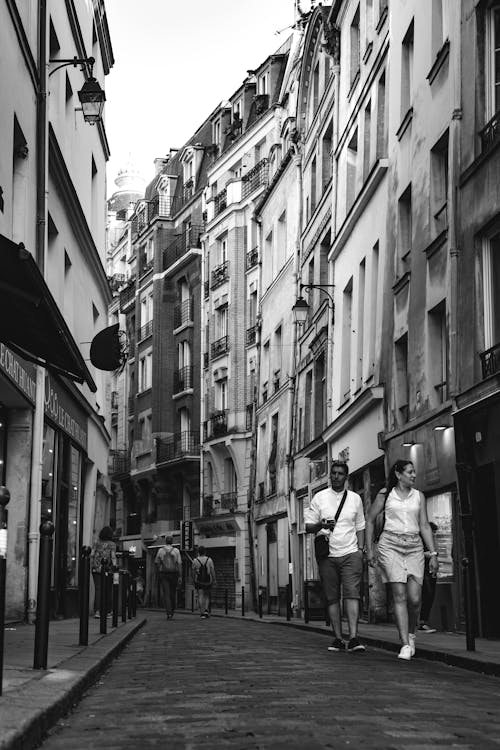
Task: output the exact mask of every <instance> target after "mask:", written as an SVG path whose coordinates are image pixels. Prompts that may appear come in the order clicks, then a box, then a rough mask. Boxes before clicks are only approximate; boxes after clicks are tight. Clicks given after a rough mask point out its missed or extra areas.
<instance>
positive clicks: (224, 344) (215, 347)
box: [210, 336, 229, 359]
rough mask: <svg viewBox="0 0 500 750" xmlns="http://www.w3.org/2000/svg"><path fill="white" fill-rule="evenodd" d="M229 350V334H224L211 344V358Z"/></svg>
mask: <svg viewBox="0 0 500 750" xmlns="http://www.w3.org/2000/svg"><path fill="white" fill-rule="evenodd" d="M228 351H229V336H222V338H220V339H217V341H214V342H213V343H212V344H210V359H215V358H216V357H220V356H221V355H222V354H226V352H228Z"/></svg>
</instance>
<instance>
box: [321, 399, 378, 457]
mask: <svg viewBox="0 0 500 750" xmlns="http://www.w3.org/2000/svg"><path fill="white" fill-rule="evenodd" d="M383 398H384V387H383V386H382V385H376V386H372V387H371V388H365V390H364V391H362V392H361V393H360V394H359V396H358V397H357V398H356V399H355V400H354V401H353V402H352V403H350V404H349V406H347V407H346V408H345V409H344V410H343V411H342V414H340V415H339V416H338V417H337V419H336V420H335V421H334V422H332V423H331V424H330V425H329V426H328V427H327V428H326V430H325V431H324V432H323V440H324V442H325V443H326V442H328V441H332V440H335V439H336V438H338V437H340V436H341V435H343V434H344V432H346V431H347V430H348V429H349V428H350V427H352V426H353V424H355V423H356V422H357V421H358V420H359V418H360V417H361V416H363V414H365V413H366V412H367V411H368V410H369V409H371V408H372V407H373V406H376V405H377V404H379V403H380V402H381V401H382V399H383Z"/></svg>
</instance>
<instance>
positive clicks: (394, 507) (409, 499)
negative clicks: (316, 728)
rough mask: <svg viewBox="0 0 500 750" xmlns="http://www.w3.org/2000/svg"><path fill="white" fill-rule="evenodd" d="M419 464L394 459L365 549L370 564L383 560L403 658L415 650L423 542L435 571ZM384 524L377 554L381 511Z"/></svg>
mask: <svg viewBox="0 0 500 750" xmlns="http://www.w3.org/2000/svg"><path fill="white" fill-rule="evenodd" d="M415 479H416V473H415V467H414V466H413V463H412V462H411V461H404V460H402V461H396V463H395V464H394V466H393V467H392V468H391V470H390V472H389V479H388V481H387V487H386V488H385V489H382V490H380V492H379V493H378V495H377V497H376V498H375V500H374V501H373V503H372V506H371V508H370V510H369V512H368V515H367V518H366V552H367V558H368V563H369V565H371V566H372V567H373V566H375V565H377V564H378V565H379V568H380V573H381V576H382V581H383V582H384V583H389V584H390V587H391V593H392V597H393V602H394V616H395V618H396V624H397V627H398V631H399V638H400V641H401V650H400V652H399V654H398V658H399V659H411V657H412V656H413V655H414V654H415V631H416V628H417V623H418V618H419V613H420V603H421V594H422V582H423V578H424V547H423V544H422V539H423V541H424V542H425V545H426V547H427V549H428V550H429V569H430V571H431V573H434V574H435V573H437V570H438V559H437V552H436V549H435V546H434V538H433V536H432V531H431V527H430V526H429V521H428V519H427V509H426V504H425V497H424V495H423V493H422V492H420V491H419V490H417V489H416V488H415V486H414V485H415ZM383 512H385V523H384V528H383V531H382V534H381V535H380V539H379V541H378V545H377V554H376V555H375V551H374V547H373V527H374V523H375V519H376V517H377V516H378V514H379V513H383Z"/></svg>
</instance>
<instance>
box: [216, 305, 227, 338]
mask: <svg viewBox="0 0 500 750" xmlns="http://www.w3.org/2000/svg"><path fill="white" fill-rule="evenodd" d="M215 325H216V331H215V335H216V338H217V339H221V338H222V337H223V336H227V305H222V306H221V307H218V308H217V310H216V313H215Z"/></svg>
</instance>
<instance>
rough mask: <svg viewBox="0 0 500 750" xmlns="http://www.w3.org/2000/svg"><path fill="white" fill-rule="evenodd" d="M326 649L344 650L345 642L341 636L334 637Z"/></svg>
mask: <svg viewBox="0 0 500 750" xmlns="http://www.w3.org/2000/svg"><path fill="white" fill-rule="evenodd" d="M328 651H345V643H344V641H343V640H342V638H334V639H333V641H332V645H331V646H328Z"/></svg>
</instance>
